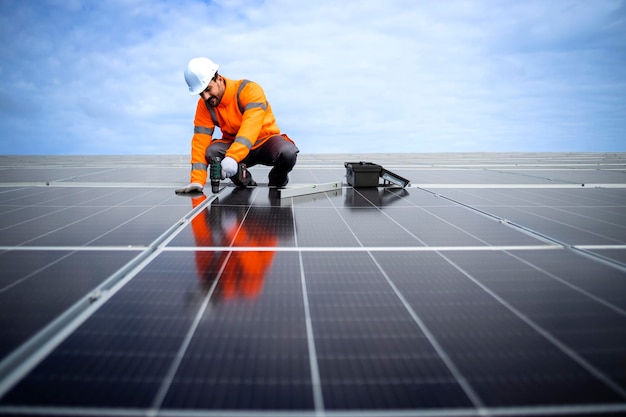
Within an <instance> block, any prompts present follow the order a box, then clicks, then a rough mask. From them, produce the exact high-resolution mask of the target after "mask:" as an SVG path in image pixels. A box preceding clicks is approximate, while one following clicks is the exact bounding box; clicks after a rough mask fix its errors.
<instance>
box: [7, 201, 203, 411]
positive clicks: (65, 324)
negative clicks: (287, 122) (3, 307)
mask: <svg viewBox="0 0 626 417" xmlns="http://www.w3.org/2000/svg"><path fill="white" fill-rule="evenodd" d="M210 201H211V200H208V202H210ZM201 208H202V205H201V206H199V207H198V209H201ZM197 213H198V210H192V211H191V212H189V213H188V215H187V216H186V217H185V218H184V219H182V220H181V221H180V222H178V224H174V225H173V226H172V227H170V228H169V229H168V230H166V231H165V232H164V233H163V234H162V235H161V236H159V237H158V238H157V239H155V240H154V242H152V244H151V245H150V247H148V248H147V249H145V250H144V251H143V252H142V253H141V255H139V256H137V257H135V258H133V259H132V260H131V261H130V262H128V263H127V264H126V265H125V266H124V267H122V268H121V269H119V270H118V271H117V273H115V274H113V275H112V276H110V277H109V278H108V279H107V280H105V281H104V283H103V284H101V285H100V287H101V288H102V289H103V290H102V292H101V296H100V297H98V299H97V300H98V301H99V303H91V301H89V300H87V299H86V298H85V299H84V300H83V302H82V303H80V302H79V303H76V304H75V305H74V306H73V307H72V308H70V309H69V310H67V311H66V312H65V313H63V314H62V315H61V316H59V317H58V319H56V320H55V321H54V322H52V323H51V324H50V325H49V326H48V327H47V328H45V329H43V330H42V331H41V332H40V333H39V334H37V335H36V336H35V337H33V338H32V340H34V341H35V343H36V345H33V346H30V344H26V345H25V346H24V348H27V349H28V351H29V352H30V351H34V353H32V354H30V355H31V356H30V358H27V359H26V360H25V361H24V362H23V363H17V364H16V365H17V366H15V365H13V364H11V363H5V362H6V361H5V362H3V363H2V369H3V377H4V376H6V378H5V380H0V382H1V384H0V400H1V399H2V398H3V395H5V394H6V392H7V390H9V389H12V388H14V384H15V383H16V382H18V381H20V379H22V378H23V377H24V375H26V373H28V372H30V371H32V368H33V367H35V366H41V364H40V363H39V362H40V361H41V360H42V359H43V358H44V357H45V356H46V355H47V354H48V353H49V352H50V351H52V350H53V349H54V348H55V347H56V346H57V345H58V344H59V343H62V342H63V341H64V340H65V339H66V338H67V337H68V336H70V334H71V332H73V331H74V330H75V329H76V328H77V327H78V326H80V325H81V324H82V323H83V322H84V321H85V320H87V319H89V317H90V316H91V315H93V314H94V313H95V312H96V311H97V310H98V308H100V307H101V306H103V305H107V304H106V303H105V301H107V300H109V299H110V298H111V297H113V295H115V294H116V293H117V291H119V290H120V289H121V288H122V287H124V286H125V285H126V284H128V283H129V282H131V280H132V279H133V278H134V277H135V275H136V274H137V273H138V272H139V271H140V270H141V269H143V268H144V267H145V266H146V265H147V264H148V263H149V262H150V260H151V259H154V258H155V257H156V256H157V255H158V254H159V253H160V250H161V249H162V247H163V246H164V245H166V244H167V242H168V241H169V240H171V239H172V238H173V237H174V236H175V234H176V233H177V232H179V231H180V228H181V226H183V225H184V224H185V221H187V220H189V219H190V218H192V217H193V216H195V215H196V214H197ZM98 292H99V293H100V291H98ZM85 303H86V305H87V308H86V309H85V308H84V304H85ZM60 326H62V327H60ZM40 336H41V337H40ZM27 353H28V352H27ZM44 363H46V362H44ZM5 368H6V369H5ZM5 371H6V372H9V373H10V374H8V376H7V375H4V374H5ZM22 382H23V381H22ZM18 386H19V385H18ZM35 392H38V391H35Z"/></svg>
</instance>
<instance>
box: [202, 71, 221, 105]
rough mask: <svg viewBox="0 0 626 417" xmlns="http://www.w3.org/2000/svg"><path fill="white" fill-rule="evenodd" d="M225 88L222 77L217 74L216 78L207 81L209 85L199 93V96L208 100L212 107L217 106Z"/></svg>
mask: <svg viewBox="0 0 626 417" xmlns="http://www.w3.org/2000/svg"><path fill="white" fill-rule="evenodd" d="M225 89H226V84H225V83H224V78H222V76H220V75H218V76H217V79H215V80H211V82H209V85H207V87H206V88H205V89H204V91H203V92H201V93H200V97H202V99H203V100H204V101H208V102H209V104H210V105H211V106H212V107H217V106H218V105H219V104H220V102H221V101H222V97H224V90H225Z"/></svg>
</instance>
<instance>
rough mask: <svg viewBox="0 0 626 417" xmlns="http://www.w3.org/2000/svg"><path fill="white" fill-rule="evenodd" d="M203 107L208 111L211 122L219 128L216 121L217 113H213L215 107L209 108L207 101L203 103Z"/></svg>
mask: <svg viewBox="0 0 626 417" xmlns="http://www.w3.org/2000/svg"><path fill="white" fill-rule="evenodd" d="M204 105H205V106H206V109H207V110H208V111H209V114H210V115H211V121H213V124H214V125H215V126H217V127H220V124H219V122H218V121H217V113H215V107H213V106H211V105H210V104H209V101H208V100H205V101H204Z"/></svg>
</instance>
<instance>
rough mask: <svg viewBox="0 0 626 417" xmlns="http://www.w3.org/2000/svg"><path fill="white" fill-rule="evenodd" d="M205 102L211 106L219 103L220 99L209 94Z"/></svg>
mask: <svg viewBox="0 0 626 417" xmlns="http://www.w3.org/2000/svg"><path fill="white" fill-rule="evenodd" d="M207 102H208V103H209V104H210V105H211V107H217V106H219V104H220V99H218V98H217V97H215V96H211V97H209V99H208V100H207Z"/></svg>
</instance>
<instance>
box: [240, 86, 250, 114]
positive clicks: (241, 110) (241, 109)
mask: <svg viewBox="0 0 626 417" xmlns="http://www.w3.org/2000/svg"><path fill="white" fill-rule="evenodd" d="M249 82H250V81H249V80H243V81H242V82H241V84H240V85H239V88H238V89H237V107H239V112H240V113H241V114H243V112H244V111H245V110H246V109H244V108H243V105H242V104H241V98H240V97H239V96H240V95H241V90H243V88H244V87H245V86H246V85H248V83H249Z"/></svg>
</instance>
